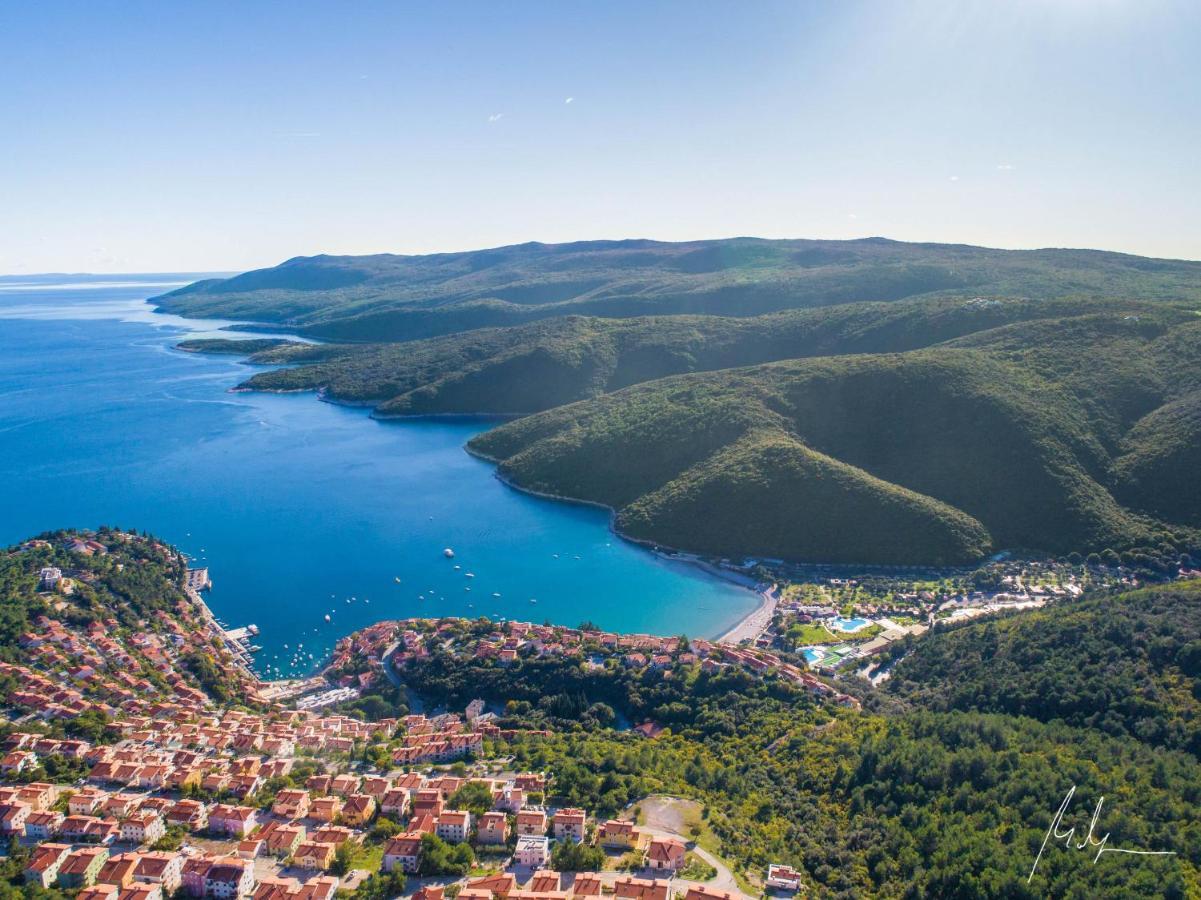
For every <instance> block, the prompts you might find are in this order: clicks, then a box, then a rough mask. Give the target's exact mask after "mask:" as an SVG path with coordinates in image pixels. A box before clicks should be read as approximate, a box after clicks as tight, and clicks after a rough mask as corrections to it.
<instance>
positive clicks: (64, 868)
mask: <svg viewBox="0 0 1201 900" xmlns="http://www.w3.org/2000/svg"><path fill="white" fill-rule="evenodd" d="M107 861H108V848H107V847H81V848H80V849H78V850H74V851H72V852H71V853H70V855H68V856H67V858H66V859H64V860H63V861H62V863H61V864H60V865H59V868H58V885H59V887H61V888H63V889H64V890H68V891H69V890H81V889H83V888H87V887H91V886H92V885H93V884H95V883H96V876H97V875H99V874H100V869H101V868H103V866H104V864H105V862H107Z"/></svg>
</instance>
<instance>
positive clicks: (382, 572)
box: [0, 276, 757, 675]
mask: <svg viewBox="0 0 1201 900" xmlns="http://www.w3.org/2000/svg"><path fill="white" fill-rule="evenodd" d="M170 280H171V279H170V278H168V277H165V276H152V277H133V278H124V277H123V280H122V281H121V282H120V283H118V284H116V285H112V284H104V283H100V282H97V281H95V280H83V279H75V280H74V282H75V284H74V286H62V285H54V284H50V283H36V284H25V283H19V282H18V283H14V282H13V281H11V280H10V281H5V280H0V543H4V544H10V543H14V542H16V541H18V540H21V539H22V538H25V537H28V536H30V535H32V534H35V533H37V532H40V531H43V530H47V529H52V528H59V527H68V526H72V527H76V526H77V527H88V526H94V525H97V524H100V523H106V524H113V525H121V526H124V527H128V528H137V529H145V530H148V531H151V532H153V533H155V534H157V535H160V536H161V537H163V538H165V539H167V540H168V541H170V542H172V543H175V544H177V545H179V546H180V547H182V548H183V549H184V550H186V551H187V552H189V553H191V554H193V555H194V556H196V557H197V558H198V559H199V560H202V561H203V563H204V564H206V565H209V566H210V567H211V569H212V574H213V578H214V582H215V586H214V589H213V591H212V592H211V594H210V595H209V603H210V605H211V606H212V607H213V610H214V611H215V612H216V613H217V615H218V616H220V617H221V618H223V619H224V620H225V621H227V622H229V623H230V624H233V625H241V624H246V623H249V622H253V623H256V624H257V625H259V627H260V629H261V630H262V633H261V635H260V637H259V638H258V643H260V644H262V645H263V647H264V650H263V652H262V653H260V654H259V664H260V668H265V667H267V666H272V667H273V666H276V665H279V666H280V668H281V674H285V675H286V674H293V673H298V672H300V671H307V670H308V669H309V668H310V663H309V661H308V653H310V652H312V653H313V655H314V661H315V660H317V659H319V658H320V656H321V655H322V653H323V652H324V651H326V650H328V649H329V648H330V647H331V646H332V643H333V641H334V640H335V639H336V638H337V637H338V636H341V635H343V634H346V633H347V632H349V631H352V630H354V629H355V628H359V627H362V626H364V625H367V624H369V623H371V622H373V621H377V620H379V619H382V618H391V617H402V616H410V615H431V616H437V615H489V616H492V617H508V618H518V619H530V620H535V621H542V620H550V621H552V622H557V623H563V624H568V625H575V624H578V623H579V622H580V621H582V620H584V619H590V620H592V621H594V622H596V623H597V624H598V625H600V626H602V627H605V628H609V629H615V630H624V631H649V632H657V633H665V634H678V633H687V634H691V635H697V636H712V635H715V634H717V633H719V632H721V631H723V630H725V629H726V628H727V627H728V626H729V625H731V624H733V622H735V621H736V620H737V619H739V618H741V617H742V616H743V615H745V614H746V613H747V612H749V611H750V610H751V609H752V608H753V607H754V606H755V604H756V601H757V598H756V597H755V596H754V595H753V594H752V593H751V592H749V591H746V590H744V589H742V588H738V587H735V586H733V585H730V584H727V583H725V582H721V581H719V580H716V579H714V578H712V577H710V576H708V575H706V574H704V573H703V572H701V571H699V570H697V569H696V568H695V567H691V566H687V565H684V564H678V563H671V562H666V561H663V560H661V559H658V558H657V557H655V556H653V555H652V554H650V553H648V552H646V551H644V550H642V549H640V548H637V547H635V546H633V545H631V544H628V543H626V542H624V541H621V540H620V539H619V538H617V537H615V536H614V535H613V534H612V533H611V532H610V531H609V530H608V515H607V513H605V512H604V511H602V510H598V509H593V508H588V507H583V506H576V505H571V504H564V503H556V502H553V501H549V500H542V499H538V498H534V497H530V496H527V495H524V494H521V493H519V492H517V491H514V490H512V489H510V488H507V487H505V486H504V485H503V484H501V483H500V482H499V481H498V480H497V479H496V478H495V477H494V475H493V468H492V466H490V465H489V464H487V463H485V462H482V461H480V460H476V459H473V458H472V457H470V456H468V455H467V453H465V452H464V451H463V449H462V447H463V444H464V443H465V442H466V441H467V439H468V438H469V437H471V435H473V434H475V433H476V432H477V431H479V430H481V429H482V428H484V427H487V426H486V424H485V423H480V422H473V421H420V422H386V423H381V422H376V421H374V420H372V419H370V418H368V416H367V414H366V412H364V411H362V410H354V409H347V408H344V407H339V406H334V405H331V404H327V403H321V402H318V401H317V400H315V399H314V397H313V396H312V395H287V396H275V395H262V394H231V393H229V391H228V389H229V388H230V387H232V386H233V385H235V384H237V383H238V382H239V381H240V380H242V379H243V378H245V377H246V374H247V371H248V370H247V367H246V366H245V365H244V364H242V363H240V362H238V361H236V360H235V359H231V358H226V357H210V356H201V355H197V354H189V353H181V352H179V351H176V350H173V349H172V347H173V345H174V344H175V343H176V342H178V341H179V340H181V339H183V338H184V337H192V336H200V335H211V334H213V333H214V330H215V329H216V328H218V327H220V326H222V325H225V324H228V323H223V322H196V321H188V320H184V319H178V318H176V317H172V316H162V315H157V314H154V313H152V312H151V311H150V307H149V306H148V305H147V304H145V303H144V302H142V301H143V300H144V298H146V297H148V296H152V295H154V294H158V293H161V292H162V291H163V290H166V289H167V288H165V287H163V286H162V284H163V282H165V281H170ZM185 280H186V279H185ZM223 334H224V333H223ZM448 546H449V547H453V548H454V550H455V554H456V556H455V559H454V560H448V559H446V558H445V557H444V556H443V554H442V550H443V548H444V547H448ZM456 564H457V565H459V566H461V568H460V569H459V570H458V571H456V570H455V569H454V568H453V567H454V566H455V565H456ZM467 572H471V573H472V574H473V575H474V577H473V578H467V577H466V573H467ZM398 577H399V578H400V579H401V582H400V583H399V584H397V583H396V581H395V579H396V578H398ZM467 588H470V590H466V589H467ZM494 594H499V596H493V595H494ZM350 598H354V599H353V600H351V601H350V602H347V601H348V600H350ZM422 598H424V599H422ZM531 599H532V600H536V602H535V603H531V602H530V601H531ZM326 615H329V616H330V619H331V621H330V622H329V623H328V624H327V623H326V622H325V619H324V617H325V616H326ZM301 643H303V644H304V659H303V662H302V663H301V664H299V665H298V666H297V668H295V669H292V668H290V667H289V660H290V657H291V655H292V654H294V653H295V652H296V650H295V648H296V646H297V645H298V644H301ZM285 644H287V645H288V649H287V650H285V649H284V645H285Z"/></svg>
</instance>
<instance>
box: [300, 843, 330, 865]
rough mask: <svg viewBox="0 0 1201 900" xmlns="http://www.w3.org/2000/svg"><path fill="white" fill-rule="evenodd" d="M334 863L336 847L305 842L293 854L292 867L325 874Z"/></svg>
mask: <svg viewBox="0 0 1201 900" xmlns="http://www.w3.org/2000/svg"><path fill="white" fill-rule="evenodd" d="M333 861H334V845H333V844H323V843H321V842H319V841H305V842H304V843H303V844H301V845H300V846H299V847H297V848H296V852H295V853H293V854H292V865H294V866H297V867H298V868H301V869H313V870H316V871H321V872H324V871H325V870H326V869H328V868H329V867H330V865H331V864H332V863H333Z"/></svg>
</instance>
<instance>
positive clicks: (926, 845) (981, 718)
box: [406, 584, 1201, 898]
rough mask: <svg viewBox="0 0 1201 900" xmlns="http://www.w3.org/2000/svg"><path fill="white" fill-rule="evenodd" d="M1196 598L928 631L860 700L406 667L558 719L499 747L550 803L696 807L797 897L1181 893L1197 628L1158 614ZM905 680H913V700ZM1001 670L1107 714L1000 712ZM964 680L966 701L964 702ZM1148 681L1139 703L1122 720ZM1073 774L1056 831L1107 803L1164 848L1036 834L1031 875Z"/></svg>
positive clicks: (726, 682)
mask: <svg viewBox="0 0 1201 900" xmlns="http://www.w3.org/2000/svg"><path fill="white" fill-rule="evenodd" d="M1199 596H1201V588H1199V587H1198V586H1197V585H1195V584H1193V585H1187V586H1181V587H1172V588H1162V589H1156V590H1152V591H1143V592H1134V593H1130V594H1126V595H1122V596H1112V597H1102V598H1089V599H1086V600H1084V601H1078V602H1077V601H1069V602H1065V603H1062V604H1059V605H1056V606H1053V607H1050V608H1048V609H1047V610H1045V611H1043V612H1039V613H1033V614H1026V616H1019V617H1015V618H1013V619H1002V620H1000V621H983V622H975V623H972V624H970V625H967V626H965V627H963V628H959V629H955V630H951V631H948V632H945V633H941V632H935V633H934V636H933V637H931V638H928V639H924V640H922V641H918V642H917V644H916V649H915V650H914V651H913V659H912V662H911V660H909V659H906V660H905V661H904V662H903V663H901V665H900V666H899V667H898V671H897V674H896V675H894V677H895V678H897V679H898V685H899V687H898V688H895V689H890V690H889V691H887V692H886V693H883V694H880V695H877V694H874V693H873V694H868V695H866V696H867V698H868V702H867V710H866V711H865V712H853V711H848V710H841V709H831V708H830V707H828V706H825V705H821V704H817V703H815V702H814V701H812V700H811V699H810V698H809V697H808V696H807V695H804V694H803V693H801V692H799V691H798V690H796V689H794V688H793V687H791V686H790V685H788V684H784V683H780V682H777V681H775V680H773V679H770V678H769V679H766V680H761V679H757V678H752V677H751V676H749V675H747V674H745V673H742V672H738V671H729V672H723V673H721V674H714V675H704V674H702V673H700V672H699V671H698V670H697V669H696V668H693V667H676V668H675V669H674V670H670V671H669V672H665V673H664V672H654V671H648V670H630V669H625V668H623V667H612V668H604V669H596V668H590V667H588V666H586V665H583V664H582V663H579V662H572V661H570V660H561V659H522V660H520V661H519V662H518V663H517V664H515V665H514V666H512V667H511V668H502V667H499V666H497V665H496V664H495V663H492V662H487V661H479V660H473V659H455V658H452V657H449V656H447V655H445V654H435V655H434V656H433V657H431V658H430V659H428V660H426V661H424V662H421V663H418V664H416V665H414V666H411V667H410V668H409V669H407V670H406V680H407V681H408V683H409V684H410V685H411V686H412V687H413V688H414V689H415V690H418V691H419V692H421V693H423V694H426V695H427V696H429V697H430V698H431V699H433V700H435V701H445V702H447V703H448V704H450V705H452V706H455V705H461V703H463V702H465V699H464V698H469V697H472V696H476V695H479V696H483V697H485V698H486V699H490V700H493V701H502V700H505V699H508V700H510V701H511V702H510V703H509V704H508V706H507V708H506V715H505V717H504V719H503V720H502V722H503V724H506V725H518V724H525V725H530V726H544V725H553V727H554V729H555V730H554V731H553V733H552V734H551V736H550V737H548V738H539V737H519V738H518V739H516V740H514V741H513V742H511V743H507V744H504V745H502V746H499V747H496V748H494V749H495V750H496V751H497V752H499V753H501V754H503V755H511V756H512V757H513V765H514V766H516V767H518V768H530V769H534V770H543V769H545V770H549V771H551V772H552V773H553V774H554V776H555V777H554V781H553V784H552V788H551V792H552V794H553V796H552V797H551V798H550V799H551V800H552V802H555V803H563V804H571V805H579V806H582V807H585V808H587V809H589V810H591V811H593V812H595V813H596V814H597V815H600V816H607V815H611V814H613V813H614V812H617V811H620V810H622V809H625V808H626V807H627V806H628V805H629V804H630V803H631V802H635V801H637V800H639V799H641V798H642V797H645V796H646V795H648V794H651V793H658V792H666V793H671V794H677V795H681V796H685V797H691V798H695V799H697V800H700V801H701V802H703V803H704V804H705V819H706V821H705V824H706V827H707V829H708V830H711V831H712V832H713V834H714V835H716V837H717V839H718V840H719V841H720V847H719V848H718V849H719V851H720V853H721V854H722V855H723V856H724V857H725V858H726V859H727V860H729V861H731V862H733V863H734V864H736V865H738V866H745V867H747V868H748V869H750V870H752V871H754V872H756V873H761V872H762V869H763V867H764V866H766V864H767V863H768V862H790V863H793V864H796V865H799V866H801V867H803V868H804V870H805V871H806V877H807V879H808V880H809V881H810V884H811V888H812V891H811V893H812V894H813V895H814V896H823V897H845V898H851V897H856V898H857V897H869V896H870V897H914V898H917V897H951V896H954V897H969V898H972V897H979V898H991V897H1023V898H1025V897H1028V898H1035V897H1045V896H1082V897H1083V896H1144V895H1151V896H1167V897H1188V896H1193V895H1195V894H1196V893H1197V891H1198V890H1199V889H1201V842H1198V840H1197V834H1196V827H1197V825H1196V822H1195V821H1194V819H1195V816H1194V812H1195V809H1196V808H1197V805H1198V803H1201V767H1199V766H1198V765H1197V763H1196V758H1195V757H1194V756H1192V755H1189V754H1188V753H1185V752H1181V751H1180V750H1176V749H1167V748H1165V746H1164V744H1165V743H1166V744H1168V745H1174V746H1181V747H1182V746H1185V745H1186V742H1187V736H1188V734H1189V733H1190V732H1189V731H1188V728H1187V727H1186V726H1185V724H1184V723H1187V722H1194V723H1195V721H1196V719H1195V708H1196V702H1197V701H1196V698H1195V697H1193V696H1192V695H1191V690H1192V688H1191V687H1190V686H1191V685H1192V684H1195V672H1194V675H1193V676H1186V675H1185V672H1186V670H1187V671H1193V670H1192V669H1191V668H1190V667H1192V666H1193V665H1194V663H1195V662H1196V661H1195V660H1194V659H1193V656H1194V655H1195V654H1194V652H1193V651H1194V649H1196V648H1194V646H1193V645H1194V644H1195V643H1196V635H1195V631H1196V628H1197V627H1198V626H1197V625H1195V624H1190V625H1188V626H1185V627H1183V628H1177V627H1176V626H1175V625H1173V624H1172V619H1171V611H1172V609H1173V608H1174V607H1176V608H1177V609H1178V610H1179V613H1180V615H1179V618H1180V619H1185V618H1187V619H1189V621H1190V623H1194V622H1201V617H1198V616H1196V614H1195V606H1196V604H1197V603H1198V602H1199V601H1198V597H1199ZM1056 616H1058V617H1059V618H1062V619H1063V624H1062V626H1061V627H1058V628H1057V627H1056V626H1055V624H1054V620H1055V617H1056ZM1124 619H1127V620H1129V624H1128V625H1126V624H1121V623H1122V622H1123V620H1124ZM1026 621H1029V622H1030V623H1031V624H1030V626H1029V628H1023V627H1022V623H1023V622H1026ZM1107 629H1108V633H1107ZM1010 630H1012V631H1011V632H1010ZM1043 631H1046V632H1047V633H1046V634H1045V636H1044V637H1042V638H1040V639H1035V637H1034V636H1035V635H1036V634H1038V633H1039V632H1043ZM1007 632H1009V633H1007ZM990 634H992V635H1000V636H999V638H998V640H997V642H996V646H997V648H998V649H997V651H996V652H995V653H983V652H979V653H978V652H976V651H975V650H974V649H973V648H975V647H977V645H981V646H982V645H984V644H986V643H987V642H988V641H990V640H992V638H990V637H989V635H990ZM1093 634H1099V636H1098V637H1096V638H1095V639H1093V638H1092V637H1091V635H1093ZM1023 644H1032V646H1030V647H1029V648H1028V650H1027V649H1023V648H1022V645H1023ZM926 647H928V648H930V649H929V650H928V651H926V650H925V648H926ZM960 652H962V653H963V656H964V659H962V660H958V659H957V654H959V653H960ZM1018 652H1021V653H1023V654H1025V655H1023V656H1022V657H1021V658H1020V659H1015V654H1016V653H1018ZM1098 658H1100V659H1102V660H1106V662H1104V663H1102V664H1097V662H1096V660H1097V659H1098ZM919 665H920V666H921V667H922V668H921V669H920V670H919V669H917V668H916V667H917V666H919ZM915 673H916V674H915ZM1069 673H1070V675H1071V677H1070V679H1068V680H1066V681H1061V680H1060V678H1061V676H1064V675H1066V674H1069ZM917 674H920V680H921V684H923V685H926V686H927V687H926V689H924V690H921V691H917V692H914V691H912V690H911V689H910V685H912V684H915V683H917ZM1010 679H1012V680H1014V681H1015V684H1016V688H1015V691H1014V693H1015V694H1017V695H1019V696H1022V697H1025V696H1029V695H1031V694H1032V693H1033V692H1034V691H1036V690H1039V689H1042V690H1044V692H1045V693H1046V695H1047V696H1048V697H1049V698H1050V701H1051V703H1055V702H1057V701H1059V700H1064V699H1066V698H1070V697H1071V696H1076V697H1079V698H1081V699H1082V700H1083V701H1084V702H1085V704H1087V703H1089V702H1094V701H1097V702H1100V701H1101V700H1103V699H1105V698H1108V699H1109V700H1111V701H1112V702H1113V704H1114V707H1115V709H1117V710H1118V713H1119V716H1118V719H1117V720H1116V721H1118V722H1119V724H1120V727H1113V724H1114V721H1115V720H1114V719H1113V717H1110V716H1106V715H1096V716H1094V715H1087V714H1086V715H1080V716H1076V717H1069V716H1065V715H1058V716H1056V715H1051V714H1047V715H1045V716H1042V717H1041V718H1044V719H1045V721H1038V720H1037V719H1036V718H1033V717H1031V716H1032V715H1037V711H1035V710H1034V709H1033V701H1031V704H1030V708H1024V707H1018V708H1013V709H1010V708H1009V707H1007V706H1006V704H1005V703H1004V702H1000V701H998V700H996V699H995V698H996V697H997V696H998V691H1004V688H1003V685H1004V684H1005V683H1006V681H1007V680H1010ZM1188 679H1192V680H1188ZM1057 684H1058V685H1061V687H1059V688H1056V687H1055V685H1057ZM998 685H1000V686H1002V687H1000V688H998ZM1039 686H1041V687H1039ZM1057 690H1058V693H1056V691H1057ZM973 691H975V692H976V693H977V694H978V695H979V700H978V702H977V703H975V704H968V703H966V698H967V697H969V696H970V694H971V693H972V692H973ZM1147 692H1149V694H1150V697H1149V698H1148V699H1147V701H1146V702H1148V703H1150V704H1151V705H1150V706H1146V707H1144V708H1142V709H1137V710H1136V711H1137V713H1138V714H1137V715H1136V716H1134V717H1132V718H1130V719H1129V720H1128V721H1123V720H1122V718H1121V717H1122V716H1124V715H1125V714H1126V712H1127V711H1128V710H1131V709H1136V708H1135V707H1131V706H1130V700H1131V699H1135V700H1138V701H1139V702H1142V700H1143V697H1142V694H1143V693H1147ZM1001 696H1002V697H1003V696H1005V695H1004V694H1001ZM944 697H945V698H952V699H951V700H947V701H945V702H944V701H942V700H940V698H944ZM952 700H954V701H964V702H952ZM600 705H603V706H604V707H606V708H608V709H609V710H610V711H611V712H612V713H613V714H614V715H615V716H616V717H618V718H619V719H624V720H627V721H631V722H640V721H643V720H644V719H645V718H648V717H650V718H654V719H655V720H656V721H658V722H660V723H661V724H664V725H667V726H669V728H668V730H667V731H665V732H664V734H663V735H662V736H660V737H658V738H656V739H653V740H648V739H645V738H642V737H640V736H637V735H636V734H635V733H632V732H629V731H615V730H612V729H610V728H608V727H606V726H603V725H601V724H599V723H598V722H597V719H596V717H595V713H594V712H593V711H594V710H596V709H597V708H598V706H600ZM926 705H932V706H934V707H936V708H935V709H932V710H930V709H923V708H922V707H923V706H926ZM973 706H974V707H976V708H972V707H973ZM1010 713H1018V715H1013V714H1010ZM1159 721H1162V722H1164V723H1166V724H1165V726H1164V727H1163V728H1160V729H1157V730H1156V729H1153V728H1150V726H1151V724H1152V723H1154V722H1159ZM1073 785H1075V786H1076V789H1077V790H1076V799H1075V803H1074V805H1073V806H1072V807H1071V808H1070V809H1069V811H1068V815H1067V817H1066V818H1065V824H1066V825H1075V826H1078V827H1079V829H1080V832H1081V833H1083V832H1084V831H1085V830H1087V827H1088V820H1089V818H1090V817H1091V814H1092V811H1093V807H1094V806H1095V805H1096V803H1097V801H1098V800H1099V799H1100V798H1101V797H1105V804H1104V807H1103V811H1102V814H1101V817H1100V820H1099V824H1098V830H1097V833H1098V836H1101V835H1103V834H1105V833H1109V834H1110V846H1113V847H1125V848H1130V849H1139V848H1142V849H1159V850H1172V851H1174V852H1175V853H1176V854H1177V855H1176V856H1174V857H1126V856H1118V855H1113V854H1109V855H1106V856H1105V857H1104V858H1102V860H1101V861H1100V862H1098V863H1097V864H1096V865H1094V864H1093V862H1092V854H1087V853H1084V852H1082V851H1072V850H1067V849H1064V848H1063V847H1062V846H1061V845H1058V844H1052V845H1051V846H1050V847H1049V848H1048V850H1047V852H1046V854H1045V855H1044V858H1043V860H1042V862H1040V864H1039V867H1038V871H1037V872H1036V874H1035V876H1034V878H1033V879H1032V880H1030V881H1029V883H1028V882H1027V878H1028V876H1029V873H1030V868H1031V866H1032V865H1033V862H1034V858H1035V855H1036V854H1037V852H1038V848H1039V846H1040V845H1041V843H1042V840H1043V837H1044V835H1045V832H1046V829H1047V827H1048V826H1049V824H1050V821H1051V817H1052V816H1053V815H1054V813H1055V810H1056V809H1058V807H1059V805H1060V803H1062V802H1063V799H1064V796H1065V795H1066V794H1067V792H1068V790H1069V788H1071V787H1072V786H1073ZM1094 853H1095V851H1094Z"/></svg>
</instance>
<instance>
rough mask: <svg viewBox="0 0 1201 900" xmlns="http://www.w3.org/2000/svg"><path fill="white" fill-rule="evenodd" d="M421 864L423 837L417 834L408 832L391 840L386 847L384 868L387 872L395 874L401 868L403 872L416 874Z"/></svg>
mask: <svg viewBox="0 0 1201 900" xmlns="http://www.w3.org/2000/svg"><path fill="white" fill-rule="evenodd" d="M420 862H421V835H420V834H419V833H416V832H411V831H410V832H406V833H405V834H398V835H397V836H396V837H394V838H391V839H390V840H389V841H388V843H387V844H385V845H384V861H383V868H384V871H385V872H393V871H395V870H396V869H397V868H399V869H400V870H401V871H402V872H407V873H409V874H412V873H415V872H416V871H417V867H418V865H419V864H420Z"/></svg>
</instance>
